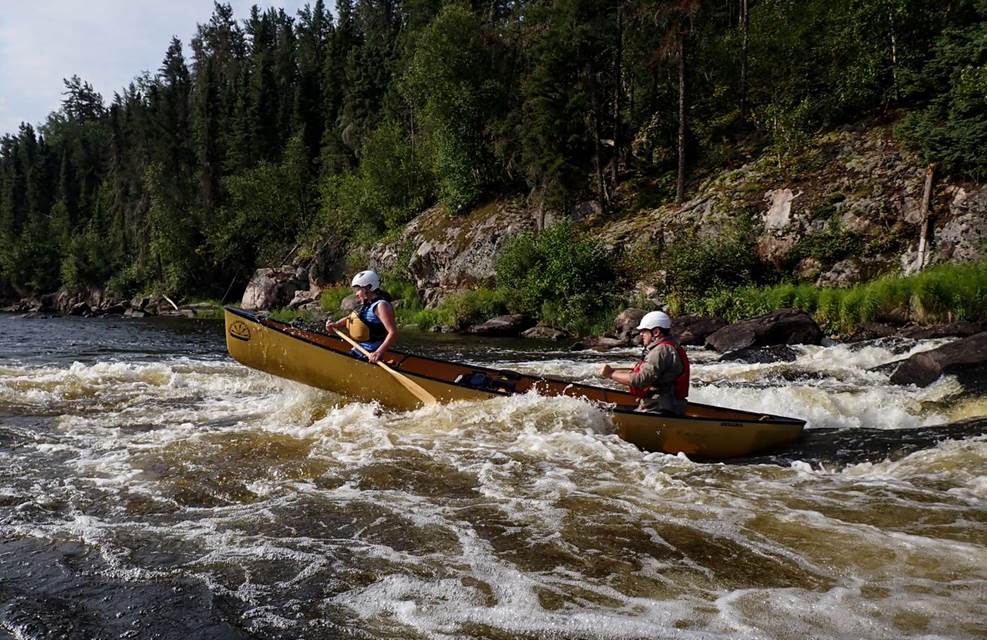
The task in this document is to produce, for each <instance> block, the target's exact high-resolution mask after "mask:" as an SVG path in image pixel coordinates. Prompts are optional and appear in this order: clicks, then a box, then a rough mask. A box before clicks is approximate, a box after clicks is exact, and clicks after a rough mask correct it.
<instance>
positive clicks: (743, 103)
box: [740, 0, 750, 118]
mask: <svg viewBox="0 0 987 640" xmlns="http://www.w3.org/2000/svg"><path fill="white" fill-rule="evenodd" d="M747 2H748V0H740V117H741V118H743V117H744V116H745V115H746V113H747V49H748V44H747V37H748V34H749V33H750V12H749V8H748V6H747Z"/></svg>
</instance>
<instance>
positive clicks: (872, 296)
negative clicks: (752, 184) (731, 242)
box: [681, 262, 987, 334]
mask: <svg viewBox="0 0 987 640" xmlns="http://www.w3.org/2000/svg"><path fill="white" fill-rule="evenodd" d="M681 307H682V310H684V311H686V312H690V313H701V314H705V315H718V316H720V317H722V318H723V319H725V320H727V321H729V322H736V321H738V320H743V319H745V318H751V317H754V316H758V315H761V314H764V313H769V312H771V311H774V310H775V309H780V308H783V307H794V308H797V309H801V310H802V311H805V312H806V313H809V314H811V315H812V316H813V317H814V318H815V320H816V322H818V323H819V324H820V325H822V326H824V327H825V328H827V329H828V330H830V331H832V332H836V333H843V334H845V333H851V332H852V331H853V330H854V329H856V328H857V327H859V326H860V325H861V324H863V323H867V322H875V321H877V322H881V321H884V322H889V323H892V324H902V323H904V322H908V321H911V322H917V323H919V324H932V323H938V322H952V321H958V320H969V321H978V320H987V262H980V263H976V264H960V265H953V264H945V265H939V266H936V267H933V268H931V269H929V270H928V271H924V272H922V273H919V274H916V275H913V276H908V277H895V276H886V277H883V278H878V279H877V280H872V281H871V282H867V283H863V284H859V285H857V286H854V287H849V288H846V289H837V288H818V287H815V286H813V285H809V284H802V285H794V284H782V285H776V286H771V287H741V288H738V289H729V290H728V289H721V290H717V291H715V292H712V293H710V294H708V295H706V296H703V297H701V298H697V299H694V300H692V301H685V303H684V304H682V305H681Z"/></svg>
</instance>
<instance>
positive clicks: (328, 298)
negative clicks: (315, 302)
mask: <svg viewBox="0 0 987 640" xmlns="http://www.w3.org/2000/svg"><path fill="white" fill-rule="evenodd" d="M352 293H353V289H351V288H350V287H333V288H332V289H324V290H323V291H322V295H321V296H320V297H319V307H320V308H321V309H322V310H323V311H325V312H327V313H336V312H338V311H339V305H341V304H342V302H343V298H345V297H346V296H348V295H350V294H352Z"/></svg>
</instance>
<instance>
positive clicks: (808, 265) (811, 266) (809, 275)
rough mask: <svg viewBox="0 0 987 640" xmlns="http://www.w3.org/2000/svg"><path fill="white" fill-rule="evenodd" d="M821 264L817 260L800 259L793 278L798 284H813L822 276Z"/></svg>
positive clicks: (809, 258) (810, 257)
mask: <svg viewBox="0 0 987 640" xmlns="http://www.w3.org/2000/svg"><path fill="white" fill-rule="evenodd" d="M822 269H823V264H822V262H821V261H820V260H819V258H814V257H812V256H809V257H807V258H802V259H801V260H800V261H799V263H798V266H796V267H795V277H796V278H797V279H798V280H799V282H813V281H815V280H816V278H818V277H819V276H820V275H821V274H822Z"/></svg>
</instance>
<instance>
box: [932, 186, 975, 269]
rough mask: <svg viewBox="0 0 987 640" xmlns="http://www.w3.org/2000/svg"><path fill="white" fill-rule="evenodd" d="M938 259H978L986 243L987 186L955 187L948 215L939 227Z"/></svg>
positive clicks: (972, 260)
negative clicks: (969, 189) (968, 188)
mask: <svg viewBox="0 0 987 640" xmlns="http://www.w3.org/2000/svg"><path fill="white" fill-rule="evenodd" d="M935 239H936V242H937V245H938V252H937V255H936V261H938V262H943V261H947V260H949V261H952V262H976V261H978V260H981V259H982V258H983V257H984V247H985V246H987V187H981V188H979V189H974V190H972V191H967V190H966V189H964V188H962V187H958V188H956V190H955V193H954V195H953V199H952V201H951V202H950V203H949V216H948V219H947V220H946V221H945V222H944V223H943V225H942V227H941V228H939V229H937V230H936V233H935Z"/></svg>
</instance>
